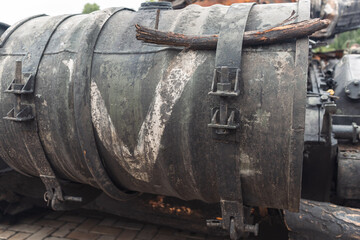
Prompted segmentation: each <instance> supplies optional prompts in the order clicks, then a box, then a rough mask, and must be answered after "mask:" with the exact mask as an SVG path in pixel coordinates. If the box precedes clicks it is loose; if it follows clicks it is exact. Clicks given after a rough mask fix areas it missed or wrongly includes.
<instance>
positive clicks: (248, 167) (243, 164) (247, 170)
mask: <svg viewBox="0 0 360 240" xmlns="http://www.w3.org/2000/svg"><path fill="white" fill-rule="evenodd" d="M252 162H253V161H252V159H251V157H250V156H249V155H247V154H246V153H245V152H244V151H243V150H241V149H240V174H241V175H242V176H254V175H256V174H261V173H262V172H261V171H260V170H258V169H252V168H253V167H252Z"/></svg>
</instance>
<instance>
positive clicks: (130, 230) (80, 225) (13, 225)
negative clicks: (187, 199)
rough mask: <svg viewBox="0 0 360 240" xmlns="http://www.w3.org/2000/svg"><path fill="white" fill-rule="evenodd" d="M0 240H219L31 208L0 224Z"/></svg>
mask: <svg viewBox="0 0 360 240" xmlns="http://www.w3.org/2000/svg"><path fill="white" fill-rule="evenodd" d="M0 239H8V240H23V239H26V240H61V239H62V240H115V239H116V240H196V239H199V240H204V239H208V240H210V239H211V240H219V239H220V238H217V237H211V236H205V235H202V234H196V233H190V232H186V231H181V230H177V229H173V228H168V227H161V226H157V225H152V224H145V223H141V222H136V221H134V220H129V219H125V218H120V217H117V216H113V215H107V214H103V213H97V212H93V211H76V212H53V211H50V210H44V209H32V210H30V211H28V212H26V213H23V214H21V215H19V216H17V217H16V218H9V217H5V218H3V219H2V220H1V221H0Z"/></svg>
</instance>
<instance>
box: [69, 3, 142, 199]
mask: <svg viewBox="0 0 360 240" xmlns="http://www.w3.org/2000/svg"><path fill="white" fill-rule="evenodd" d="M123 10H130V11H133V10H132V9H128V8H118V9H110V10H108V11H110V14H109V15H108V16H104V15H105V14H106V12H105V14H104V12H103V13H102V15H100V16H95V23H94V24H93V25H92V26H91V27H89V28H88V29H87V32H86V33H85V34H84V35H83V37H82V40H83V41H82V42H84V44H83V45H82V49H80V50H79V55H80V56H78V58H77V59H78V60H79V61H78V62H77V66H76V67H78V68H80V69H81V70H78V71H75V74H77V75H75V83H76V81H77V83H76V84H75V87H74V109H75V112H76V113H77V114H76V115H75V124H76V130H77V133H78V138H79V142H80V145H81V147H82V149H83V156H84V159H85V163H86V165H87V167H88V169H89V171H90V173H91V175H92V176H93V178H94V180H95V181H96V183H97V184H98V187H99V188H100V189H101V190H103V191H104V192H105V193H106V194H107V195H108V196H110V197H112V198H114V199H117V200H120V201H124V200H130V199H132V198H134V197H136V196H137V195H138V194H134V193H126V192H124V191H122V190H121V189H119V188H118V187H117V186H116V185H115V184H114V183H113V181H112V180H111V179H110V177H109V176H108V174H107V172H106V170H105V168H104V166H103V163H102V161H101V159H100V156H99V152H98V150H97V146H96V142H95V134H94V131H93V129H92V127H93V125H92V121H91V111H90V109H88V108H89V106H90V96H89V93H90V81H91V67H92V63H93V55H94V50H95V46H96V43H97V40H98V38H99V35H100V33H101V31H102V29H103V28H104V26H105V25H106V23H107V21H108V20H109V19H110V18H111V17H112V16H113V15H115V14H116V13H118V12H120V11H123ZM101 18H102V19H101ZM97 21H98V22H97ZM99 21H100V22H99ZM89 36H96V38H95V39H94V40H91V39H90V40H89ZM83 66H85V67H83ZM82 81H83V82H82ZM84 125H86V127H85V126H84ZM85 135H87V136H89V138H86V136H85ZM89 152H90V154H89Z"/></svg>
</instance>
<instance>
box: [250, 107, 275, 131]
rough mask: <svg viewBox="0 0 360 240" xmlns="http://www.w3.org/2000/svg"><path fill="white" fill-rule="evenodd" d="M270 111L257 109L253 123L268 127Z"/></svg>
mask: <svg viewBox="0 0 360 240" xmlns="http://www.w3.org/2000/svg"><path fill="white" fill-rule="evenodd" d="M270 116H271V113H270V112H267V111H265V110H264V109H258V110H256V113H255V115H254V117H255V119H256V120H255V123H256V124H259V125H260V126H261V127H262V128H265V129H266V128H268V127H269V119H270Z"/></svg>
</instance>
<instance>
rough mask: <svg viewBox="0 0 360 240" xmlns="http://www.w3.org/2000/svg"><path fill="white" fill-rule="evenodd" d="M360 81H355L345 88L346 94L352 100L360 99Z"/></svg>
mask: <svg viewBox="0 0 360 240" xmlns="http://www.w3.org/2000/svg"><path fill="white" fill-rule="evenodd" d="M359 83H360V80H358V79H355V80H353V81H351V82H350V83H349V84H348V85H347V86H346V87H345V93H346V96H348V98H351V99H353V100H358V99H360V95H359V93H360V84H359Z"/></svg>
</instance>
